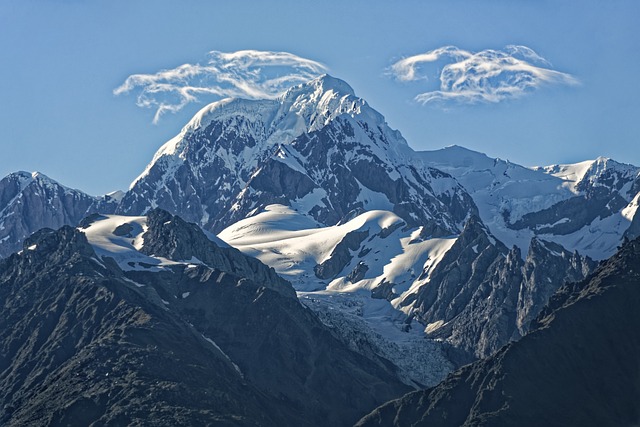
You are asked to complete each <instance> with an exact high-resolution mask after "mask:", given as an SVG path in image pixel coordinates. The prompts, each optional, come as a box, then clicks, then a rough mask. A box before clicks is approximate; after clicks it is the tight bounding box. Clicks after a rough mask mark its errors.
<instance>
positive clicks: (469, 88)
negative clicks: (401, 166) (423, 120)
mask: <svg viewBox="0 0 640 427" xmlns="http://www.w3.org/2000/svg"><path fill="white" fill-rule="evenodd" d="M438 61H447V63H446V65H444V66H443V67H442V69H441V71H440V74H439V80H440V88H439V90H433V91H429V92H423V93H420V94H418V95H417V96H416V97H415V100H416V101H418V102H421V103H423V104H427V103H430V102H434V101H454V102H460V103H471V104H472V103H478V102H493V103H495V102H500V101H503V100H506V99H509V98H514V97H518V96H521V95H523V94H525V93H527V92H529V91H531V90H533V89H536V88H538V87H540V86H543V85H546V84H563V85H575V84H578V80H577V79H576V78H575V77H573V76H571V75H570V74H567V73H562V72H560V71H556V70H553V69H551V68H550V67H551V64H550V63H549V62H548V61H547V60H545V59H544V58H543V57H541V56H540V55H538V54H537V53H536V52H535V51H534V50H533V49H530V48H528V47H526V46H515V45H510V46H507V47H506V48H505V49H504V50H492V49H487V50H483V51H480V52H475V53H474V52H470V51H466V50H462V49H459V48H457V47H455V46H444V47H440V48H438V49H434V50H431V51H429V52H425V53H422V54H419V55H415V56H411V57H408V58H404V59H402V60H400V61H398V62H396V63H395V64H393V65H392V66H391V68H390V70H389V71H390V73H391V74H392V75H393V76H395V78H396V79H397V80H399V81H405V82H406V81H417V80H428V75H427V73H426V71H425V70H424V66H425V65H427V66H428V65H429V64H431V65H433V63H435V62H438Z"/></svg>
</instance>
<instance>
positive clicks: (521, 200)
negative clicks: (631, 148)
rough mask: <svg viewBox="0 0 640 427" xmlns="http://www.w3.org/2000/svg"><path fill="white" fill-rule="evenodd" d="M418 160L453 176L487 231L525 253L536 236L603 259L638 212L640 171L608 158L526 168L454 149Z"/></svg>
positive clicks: (421, 155) (420, 154) (419, 156)
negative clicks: (472, 204) (475, 208)
mask: <svg viewBox="0 0 640 427" xmlns="http://www.w3.org/2000/svg"><path fill="white" fill-rule="evenodd" d="M416 158H417V159H418V160H420V161H422V162H423V163H424V164H426V165H429V166H433V167H436V168H438V169H442V170H444V171H445V172H447V173H449V174H451V175H452V176H453V177H455V178H456V180H458V182H459V183H460V184H461V185H462V186H463V187H464V188H465V190H466V191H467V192H468V193H469V194H470V195H471V197H472V198H473V200H474V202H475V204H476V206H477V207H478V211H479V215H480V218H481V219H482V221H483V222H484V224H485V225H486V226H487V228H488V229H489V230H490V231H491V233H492V234H493V235H494V236H495V237H496V238H497V239H498V240H500V241H501V242H503V243H505V244H506V245H507V247H511V246H514V245H515V246H518V247H519V248H520V250H521V251H522V253H523V254H525V255H526V253H527V252H526V251H527V250H528V246H529V242H530V240H531V238H532V237H534V236H536V237H538V238H540V239H543V240H546V241H553V242H556V243H559V244H561V245H562V246H564V247H565V248H566V249H567V250H569V251H571V252H573V251H574V250H578V251H579V252H580V253H581V254H583V255H588V256H590V257H591V258H593V259H596V260H602V259H606V258H608V257H610V256H611V255H612V254H613V253H615V251H616V248H617V246H618V245H619V244H620V242H621V241H622V238H623V235H625V233H626V231H627V229H628V228H629V227H630V223H632V221H633V218H634V217H636V216H637V215H636V212H637V206H638V196H639V191H640V181H639V180H640V168H638V167H636V166H632V165H626V164H622V163H618V162H615V161H613V160H611V159H605V158H598V159H596V160H594V161H585V162H581V163H576V164H569V165H552V166H547V167H542V168H526V167H523V166H520V165H517V164H514V163H511V162H509V161H505V160H501V159H493V158H489V157H487V156H486V155H484V154H482V153H477V152H474V151H472V150H468V149H466V148H463V147H457V146H453V147H447V148H444V149H441V150H436V151H428V152H417V153H416ZM631 225H633V224H631ZM626 235H627V237H631V236H632V232H629V233H626Z"/></svg>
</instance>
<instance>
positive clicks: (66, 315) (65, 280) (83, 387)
mask: <svg viewBox="0 0 640 427" xmlns="http://www.w3.org/2000/svg"><path fill="white" fill-rule="evenodd" d="M26 245H29V246H25V250H24V253H23V254H21V255H15V254H14V255H12V256H11V257H10V258H9V259H7V260H4V261H3V262H2V263H0V301H1V302H2V307H3V309H2V313H1V314H0V326H1V332H0V334H1V337H2V338H1V342H2V346H1V347H0V384H1V387H0V401H2V402H3V406H2V407H0V423H1V424H2V425H4V426H22V425H33V426H44V425H51V426H63V425H90V424H91V423H96V424H99V425H114V426H126V425H132V424H133V425H135V424H146V423H150V424H154V425H167V426H168V425H189V424H192V423H206V422H207V421H209V420H218V421H219V422H220V424H221V425H236V423H238V424H240V425H261V424H263V423H269V422H275V420H277V415H276V416H275V417H274V418H271V417H270V416H268V415H264V413H265V412H266V408H267V407H268V406H267V405H269V404H270V403H271V402H268V399H266V398H265V397H264V396H262V395H261V393H260V392H258V391H257V390H256V389H255V387H251V386H250V385H247V384H246V383H244V381H242V379H241V378H240V376H239V374H238V373H237V372H236V371H235V369H234V368H233V367H232V366H231V365H230V363H229V362H228V361H227V360H226V359H225V358H224V356H223V355H221V353H220V352H219V351H216V349H215V348H213V347H212V346H210V345H209V348H207V346H206V345H207V343H206V342H205V341H204V340H203V339H202V337H201V336H199V334H197V333H196V331H195V330H193V328H190V327H189V325H188V324H186V323H185V322H184V321H181V320H180V319H178V318H176V316H175V315H173V314H171V313H170V312H168V311H167V310H166V309H164V308H163V307H161V306H158V305H154V304H151V303H149V302H148V301H146V300H144V298H143V297H142V296H141V295H140V292H139V291H137V290H136V289H135V286H133V285H131V284H130V283H127V282H126V281H124V280H122V279H121V278H118V277H115V276H114V275H112V274H109V272H108V271H107V270H106V269H104V268H102V267H100V266H99V265H98V264H97V263H96V262H94V261H92V260H91V258H93V257H95V253H94V252H93V250H92V248H91V246H90V245H89V244H88V243H87V241H86V239H85V238H84V236H83V234H82V233H79V232H77V231H76V230H73V229H72V228H70V227H65V228H62V229H61V230H60V231H58V232H53V231H52V230H48V231H43V232H41V233H39V234H38V235H37V236H34V237H33V238H31V239H29V240H28V241H27V243H26ZM33 245H35V248H33V249H27V248H28V247H33ZM276 412H277V409H276V411H275V412H274V414H275V413H276Z"/></svg>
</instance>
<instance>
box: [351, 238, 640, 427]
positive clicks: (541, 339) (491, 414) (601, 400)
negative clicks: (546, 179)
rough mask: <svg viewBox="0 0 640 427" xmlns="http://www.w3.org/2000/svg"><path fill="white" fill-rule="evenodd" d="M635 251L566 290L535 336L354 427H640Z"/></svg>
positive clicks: (637, 247) (638, 253)
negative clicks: (634, 426) (544, 426)
mask: <svg viewBox="0 0 640 427" xmlns="http://www.w3.org/2000/svg"><path fill="white" fill-rule="evenodd" d="M638 304H640V241H638V240H635V241H633V242H631V243H629V244H626V245H625V246H624V247H623V248H622V249H621V251H620V252H619V253H618V254H616V255H615V256H614V257H612V258H611V259H610V260H608V261H606V262H604V263H603V264H602V265H600V267H599V268H598V270H597V272H596V273H595V274H594V275H593V276H592V277H591V278H590V279H588V280H585V281H583V282H581V283H575V284H570V285H567V286H564V287H563V288H561V289H560V291H559V292H558V293H557V294H556V295H555V296H554V297H553V298H552V300H551V302H550V305H549V306H548V307H547V308H546V309H545V311H544V312H543V314H542V315H541V316H540V317H539V318H538V319H537V321H536V323H535V326H536V329H535V330H534V331H532V332H531V333H529V334H528V335H526V336H525V337H523V338H522V339H521V340H520V341H518V342H516V343H512V344H510V345H508V346H506V347H504V348H503V349H502V350H500V351H499V352H498V353H497V354H495V355H494V356H492V357H490V358H488V359H485V360H481V361H478V362H475V363H473V364H471V365H468V366H466V367H464V368H462V369H460V370H459V371H457V372H455V373H454V374H451V375H450V376H449V377H448V378H447V379H446V380H445V381H443V382H442V383H441V384H440V385H438V386H437V387H435V388H432V389H428V390H425V391H419V392H414V393H411V394H408V395H406V396H404V397H403V398H401V399H399V400H396V401H392V402H389V403H387V404H385V405H384V406H382V407H380V408H378V409H376V410H375V411H374V412H372V413H371V414H369V415H368V416H367V417H365V418H364V419H363V420H361V421H360V422H359V423H358V424H357V425H358V426H378V425H379V426H408V425H429V426H432V425H433V426H456V427H457V426H512V425H519V426H538V425H548V426H567V425H575V426H577V425H598V426H621V425H637V424H638V423H639V422H640V408H639V407H638V401H639V400H640V381H639V380H638V378H640V365H639V364H638V360H639V359H640V336H639V335H638V334H636V333H633V332H632V331H636V330H637V329H638V328H639V327H640V312H639V311H638V309H637V307H638Z"/></svg>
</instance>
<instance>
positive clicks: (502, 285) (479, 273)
mask: <svg viewBox="0 0 640 427" xmlns="http://www.w3.org/2000/svg"><path fill="white" fill-rule="evenodd" d="M595 267H596V263H595V262H594V261H592V260H591V259H590V258H589V257H582V256H580V255H579V254H578V253H577V252H574V253H571V252H568V251H567V250H565V249H564V248H563V247H562V246H560V245H558V244H556V243H553V242H547V241H544V240H540V239H538V238H533V239H532V240H531V243H530V246H529V250H528V252H527V255H526V257H525V259H524V260H523V259H522V255H521V252H520V249H519V248H518V247H516V246H514V247H513V248H512V249H511V250H508V249H507V247H506V246H504V245H503V244H502V243H501V242H500V241H498V240H497V239H495V238H494V237H493V235H492V234H491V233H490V232H489V231H488V230H487V229H486V228H485V226H484V225H483V224H482V222H481V221H480V220H479V219H478V218H472V219H471V220H470V221H469V222H468V223H467V225H466V227H465V228H464V230H463V231H462V233H461V234H460V235H459V236H458V238H457V239H456V241H455V243H454V244H453V245H452V246H451V248H450V249H449V250H448V251H447V252H446V253H445V254H444V256H443V258H442V260H440V262H439V263H438V264H437V265H436V266H435V268H434V269H433V270H432V272H431V273H430V274H429V281H428V282H427V283H425V284H424V285H423V286H421V287H419V288H417V290H416V292H414V293H412V294H408V295H405V296H403V297H402V298H400V301H399V306H400V307H402V309H403V310H404V311H407V312H410V313H412V315H414V316H415V318H416V319H417V320H419V321H421V322H422V323H423V324H425V325H426V329H425V332H426V335H427V336H428V337H431V338H433V339H438V340H444V341H446V342H448V343H449V344H452V345H453V346H454V347H456V348H458V349H460V350H463V351H464V352H465V353H466V354H467V355H469V356H470V357H469V358H466V359H464V361H471V360H472V358H473V357H479V358H482V357H486V356H489V355H491V354H493V353H494V352H495V351H497V350H498V349H499V348H500V347H502V346H503V345H504V344H506V343H508V342H509V341H513V340H516V339H518V338H520V336H522V335H523V334H524V333H526V332H528V330H529V324H530V322H531V320H532V319H534V318H535V317H536V316H537V315H538V314H539V313H540V311H541V310H542V309H543V308H544V306H545V305H546V303H547V301H548V299H549V297H551V295H553V293H554V292H555V291H556V290H557V289H558V287H559V286H560V285H561V284H562V283H564V282H566V281H576V280H582V279H583V278H584V277H586V276H587V275H588V274H589V273H591V272H592V271H593V270H594V269H595Z"/></svg>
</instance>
